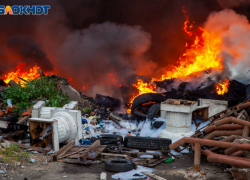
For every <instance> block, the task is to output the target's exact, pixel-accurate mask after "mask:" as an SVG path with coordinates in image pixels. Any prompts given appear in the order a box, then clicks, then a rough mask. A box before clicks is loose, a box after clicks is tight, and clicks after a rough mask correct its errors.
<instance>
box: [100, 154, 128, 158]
mask: <svg viewBox="0 0 250 180" xmlns="http://www.w3.org/2000/svg"><path fill="white" fill-rule="evenodd" d="M100 155H101V156H114V157H123V158H126V159H127V158H128V155H125V154H112V153H101V154H100Z"/></svg>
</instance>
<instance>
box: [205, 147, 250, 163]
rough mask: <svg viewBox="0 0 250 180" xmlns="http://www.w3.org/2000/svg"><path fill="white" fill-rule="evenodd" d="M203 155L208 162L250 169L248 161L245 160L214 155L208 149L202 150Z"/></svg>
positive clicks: (249, 161)
mask: <svg viewBox="0 0 250 180" xmlns="http://www.w3.org/2000/svg"><path fill="white" fill-rule="evenodd" d="M204 154H205V155H206V156H207V160H208V161H209V162H220V163H226V164H231V165H235V166H239V167H248V168H250V160H249V159H246V158H239V157H233V156H226V155H221V154H214V153H212V152H211V151H209V150H208V149H206V150H204Z"/></svg>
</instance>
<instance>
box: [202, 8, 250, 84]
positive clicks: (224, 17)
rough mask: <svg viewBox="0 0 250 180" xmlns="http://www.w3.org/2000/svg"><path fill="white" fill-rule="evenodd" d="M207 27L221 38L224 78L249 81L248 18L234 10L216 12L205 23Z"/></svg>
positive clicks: (249, 47)
mask: <svg viewBox="0 0 250 180" xmlns="http://www.w3.org/2000/svg"><path fill="white" fill-rule="evenodd" d="M205 29H206V30H208V31H209V32H213V33H216V34H217V35H218V36H219V37H220V39H221V51H220V54H219V58H222V61H223V64H224V69H223V72H222V73H221V74H220V76H222V78H226V77H229V78H230V79H235V80H238V81H241V82H243V83H247V84H248V83H249V80H248V79H249V76H250V74H249V70H250V61H249V58H250V51H249V49H250V24H249V21H248V19H247V18H246V17H245V16H243V15H240V14H236V13H235V12H234V11H233V10H229V9H226V10H223V11H220V12H214V13H212V14H211V15H210V16H209V17H208V20H207V22H206V23H205Z"/></svg>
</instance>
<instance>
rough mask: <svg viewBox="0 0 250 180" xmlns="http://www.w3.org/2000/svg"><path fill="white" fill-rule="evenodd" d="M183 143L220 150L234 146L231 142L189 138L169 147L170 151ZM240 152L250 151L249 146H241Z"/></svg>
mask: <svg viewBox="0 0 250 180" xmlns="http://www.w3.org/2000/svg"><path fill="white" fill-rule="evenodd" d="M185 143H199V144H201V145H205V146H216V147H221V148H230V147H232V146H235V143H232V142H222V141H214V140H209V139H199V138H191V137H184V138H182V139H180V140H178V141H176V142H174V143H173V144H171V145H170V146H169V148H170V149H171V150H173V149H176V148H177V147H179V146H182V145H184V144H185ZM241 148H242V150H247V151H249V150H250V144H241Z"/></svg>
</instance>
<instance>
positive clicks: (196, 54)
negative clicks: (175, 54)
mask: <svg viewBox="0 0 250 180" xmlns="http://www.w3.org/2000/svg"><path fill="white" fill-rule="evenodd" d="M198 33H199V34H200V35H197V36H196V37H195V40H194V43H193V44H192V45H191V47H190V48H189V49H187V50H186V52H185V53H183V54H182V55H181V56H180V58H179V61H178V63H177V66H170V67H169V68H168V70H167V71H166V72H165V74H163V75H162V76H161V78H153V79H152V80H153V81H156V80H158V81H162V80H165V79H171V78H185V77H188V76H189V75H191V74H193V73H197V72H204V71H206V70H209V69H211V68H213V69H222V67H223V66H222V62H221V59H220V58H218V57H217V55H218V54H219V52H220V43H221V39H220V38H218V37H217V36H216V35H214V34H210V33H208V32H207V31H205V30H204V29H202V28H200V27H199V28H198Z"/></svg>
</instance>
